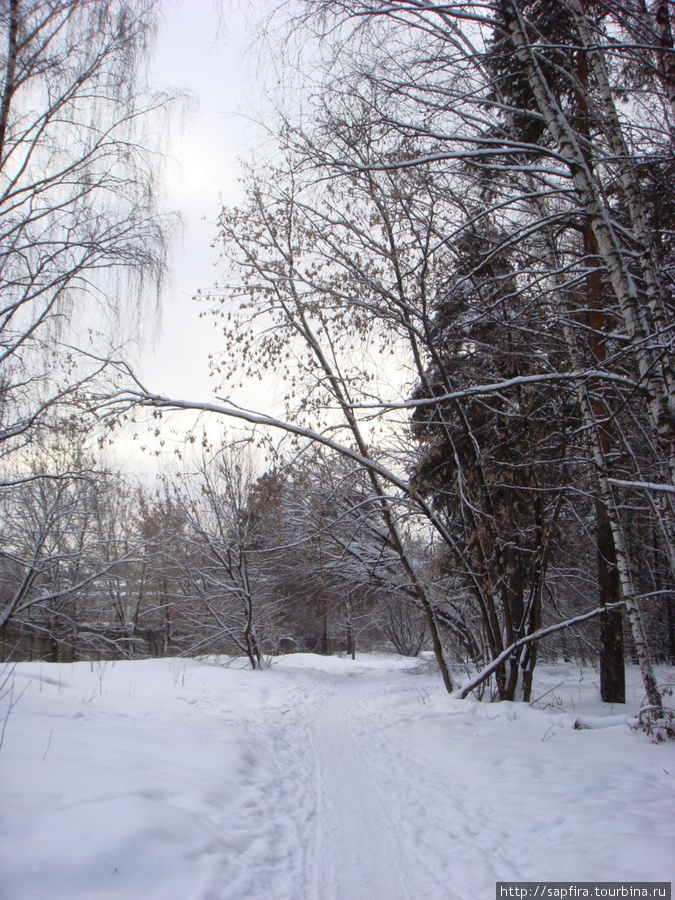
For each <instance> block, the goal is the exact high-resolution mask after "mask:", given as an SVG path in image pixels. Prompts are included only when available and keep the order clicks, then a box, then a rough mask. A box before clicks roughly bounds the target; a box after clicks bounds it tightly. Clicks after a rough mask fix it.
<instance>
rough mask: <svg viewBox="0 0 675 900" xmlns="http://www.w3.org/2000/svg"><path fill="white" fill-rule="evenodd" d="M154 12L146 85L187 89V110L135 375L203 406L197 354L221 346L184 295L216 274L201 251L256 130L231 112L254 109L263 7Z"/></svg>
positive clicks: (196, 1) (199, 5) (204, 372)
mask: <svg viewBox="0 0 675 900" xmlns="http://www.w3.org/2000/svg"><path fill="white" fill-rule="evenodd" d="M266 5H267V8H269V4H266ZM245 7H248V9H246V8H245ZM162 8H163V10H164V15H163V18H162V21H161V26H160V33H159V37H158V41H157V46H156V50H155V55H154V60H153V64H152V69H151V72H152V79H153V86H154V87H156V88H166V89H169V90H176V89H182V90H187V91H189V92H190V93H191V94H192V95H194V97H195V98H196V101H197V103H196V104H195V106H194V108H193V109H192V110H191V111H190V112H189V113H188V115H187V119H186V121H185V123H184V126H183V128H182V129H178V128H175V129H174V134H173V137H172V140H171V144H170V147H169V155H170V157H172V158H173V160H174V161H175V162H174V164H173V165H171V164H170V166H169V173H168V178H167V184H166V188H167V198H166V205H167V208H169V209H177V210H179V211H180V212H181V215H182V217H183V221H184V232H183V235H182V239H181V237H179V238H178V239H177V240H176V241H175V243H174V246H173V249H172V253H171V260H170V264H171V269H172V273H171V278H170V280H169V284H168V285H167V287H166V289H165V292H164V296H163V303H162V321H161V328H160V330H159V334H158V335H156V337H155V339H154V341H152V340H151V341H149V343H148V346H147V347H146V348H145V351H144V353H143V359H142V361H141V363H140V370H141V372H142V374H143V376H144V378H145V379H146V381H147V386H148V387H150V388H151V389H153V390H157V391H158V392H161V393H164V394H168V395H170V396H176V397H181V398H189V399H201V400H207V399H209V397H210V392H211V391H212V389H213V386H214V381H213V379H210V378H209V377H208V366H207V354H208V352H209V351H210V350H215V349H217V348H218V347H219V346H222V339H221V338H220V335H219V332H218V331H217V330H216V329H214V325H213V322H214V320H213V319H210V318H208V317H207V318H206V319H201V320H200V319H199V317H198V316H199V311H200V309H204V308H205V304H198V303H196V302H194V301H193V299H192V298H193V297H194V295H195V294H196V292H197V290H198V289H199V288H201V289H202V290H206V289H208V288H209V287H210V286H211V285H212V284H213V282H214V281H215V279H216V277H217V270H216V268H214V263H215V262H216V261H217V250H215V249H213V248H212V247H211V244H212V243H213V240H214V238H215V236H216V230H217V226H216V220H217V217H218V213H219V210H220V208H221V205H222V203H223V202H225V203H235V202H237V200H238V199H239V198H240V196H241V188H240V185H239V184H238V182H237V179H238V177H239V174H240V172H239V165H238V157H245V156H246V155H247V150H248V148H249V146H250V145H251V144H252V143H253V142H254V141H255V140H256V132H257V129H256V128H255V126H254V125H253V124H252V123H251V122H250V121H249V120H247V119H246V118H245V116H244V115H243V114H241V113H242V111H243V110H246V109H250V108H254V109H255V107H256V100H257V96H258V95H259V94H260V92H261V90H262V88H261V86H260V84H259V83H258V81H257V79H256V76H255V72H254V62H252V61H251V62H249V61H248V55H247V52H246V51H247V47H248V45H250V44H251V42H252V41H253V35H254V25H253V22H254V21H255V20H256V19H257V20H259V19H260V18H261V16H262V14H263V12H264V8H265V5H264V4H263V3H258V4H255V3H253V4H244V3H238V2H237V0H232V2H228V0H222V2H221V3H218V2H216V0H167V2H164V3H163V4H162Z"/></svg>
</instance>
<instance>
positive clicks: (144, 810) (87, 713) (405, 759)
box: [0, 654, 675, 900]
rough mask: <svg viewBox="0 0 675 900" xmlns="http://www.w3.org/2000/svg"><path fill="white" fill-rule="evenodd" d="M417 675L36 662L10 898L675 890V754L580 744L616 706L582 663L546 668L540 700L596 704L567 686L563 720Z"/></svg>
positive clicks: (601, 740)
mask: <svg viewBox="0 0 675 900" xmlns="http://www.w3.org/2000/svg"><path fill="white" fill-rule="evenodd" d="M410 665H411V661H403V660H401V659H400V658H397V657H387V656H385V655H379V656H378V655H371V656H368V655H365V656H364V657H362V659H361V662H359V660H357V661H356V662H353V661H351V660H343V659H321V658H318V657H312V656H311V655H303V654H299V655H297V656H294V657H287V658H286V659H285V660H282V661H281V662H280V663H279V664H278V665H274V666H273V667H272V670H271V671H264V672H246V671H240V670H236V669H223V668H219V667H214V666H209V665H204V664H202V663H199V662H191V661H187V662H186V663H181V664H180V666H178V664H176V663H175V662H172V661H168V660H166V661H164V660H156V661H145V662H139V663H117V664H115V666H114V667H112V669H111V670H109V671H108V673H107V674H106V675H104V676H102V675H101V672H100V671H98V672H96V671H94V667H91V671H89V670H88V664H76V665H75V666H66V665H64V666H61V667H59V666H56V665H54V666H49V665H48V666H44V665H41V666H40V667H39V668H38V667H37V666H36V664H21V665H20V666H18V667H17V673H18V677H19V684H18V687H21V684H22V683H23V682H22V681H21V678H23V679H24V680H25V682H26V683H30V684H31V689H30V691H29V693H28V694H27V695H26V698H27V699H26V701H25V705H24V706H22V705H21V704H20V705H19V706H17V708H16V709H15V710H13V712H12V717H11V718H10V720H9V727H8V733H7V740H6V744H5V747H3V749H2V751H1V752H0V777H2V778H3V783H4V788H5V791H3V792H5V793H6V794H7V798H8V801H9V803H8V805H7V809H6V812H5V814H4V815H0V845H2V851H0V852H3V853H4V860H5V861H11V865H9V866H8V869H9V877H8V879H7V881H6V883H3V878H2V862H0V900H52V898H54V900H65V898H68V900H122V898H124V900H482V898H486V900H487V898H492V897H494V885H495V882H496V881H519V880H522V881H526V880H528V881H531V880H548V881H554V880H558V881H570V880H587V881H598V880H603V881H610V880H626V881H628V880H634V881H637V880H669V879H672V876H673V874H674V873H675V861H674V857H673V853H672V815H673V812H674V811H675V790H674V787H673V781H674V778H673V775H675V748H674V747H672V746H661V747H655V746H654V745H651V744H649V743H648V741H647V739H646V738H645V737H644V736H641V735H636V734H634V733H632V732H630V731H629V730H628V728H627V727H626V725H625V719H626V718H627V715H624V717H623V719H622V718H621V716H617V717H616V719H615V720H611V719H604V720H603V723H604V724H609V723H611V724H614V726H615V727H608V728H596V729H593V730H585V731H575V730H573V728H572V727H571V726H572V724H573V722H574V720H575V718H576V716H577V715H578V714H580V713H585V714H586V715H588V714H589V713H591V714H594V715H595V714H602V715H604V716H608V715H610V714H611V712H612V710H608V709H607V708H606V707H603V706H602V705H601V704H600V703H599V701H597V700H596V699H595V695H596V693H597V689H596V686H595V685H593V684H592V683H590V684H589V683H585V684H583V685H582V683H581V682H582V680H583V677H582V676H579V675H578V670H577V673H576V674H575V673H572V674H571V677H570V670H569V669H568V668H565V667H560V668H556V667H549V669H548V670H547V669H546V668H545V667H542V668H541V670H540V674H539V677H540V685H541V690H542V692H545V691H546V692H547V688H548V687H552V686H554V685H557V683H558V682H559V681H561V679H562V680H564V679H565V678H567V681H568V685H567V687H568V696H571V694H570V692H571V691H572V690H577V692H578V697H577V698H576V706H575V703H574V699H573V698H572V699H571V700H568V701H565V703H566V704H567V705H566V706H565V709H567V710H568V712H567V713H566V712H564V710H563V709H562V708H561V707H562V700H560V706H559V707H555V702H557V701H556V700H555V698H556V694H555V693H554V694H552V695H548V692H547V696H548V699H549V700H551V697H553V698H554V701H553V703H552V705H551V708H549V709H548V710H546V709H533V708H531V707H529V706H527V705H524V704H508V703H503V704H495V705H488V704H482V703H476V702H471V701H468V702H466V701H465V702H462V701H453V700H450V699H449V698H448V697H447V695H445V694H444V692H443V690H442V685H440V683H439V678H438V676H437V675H434V674H432V673H428V672H427V673H423V674H417V675H412V674H411V673H410V672H408V671H407V668H408V667H409V666H410ZM52 672H53V673H54V677H52ZM633 674H635V673H633ZM632 677H633V676H632ZM97 678H98V680H97ZM577 678H578V679H579V681H578V684H576V685H575V684H574V681H575V679H577ZM106 679H108V680H107V681H106ZM634 681H635V684H638V681H637V680H635V679H634ZM89 682H91V685H93V688H92V687H91V685H90V684H89ZM171 682H172V683H173V687H171ZM88 685H89V686H88ZM137 689H138V695H139V696H138V697H136V692H137ZM639 700H640V690H639V687H637V688H635V689H634V697H633V706H635V705H636V704H637V703H639ZM23 703H24V701H22V704H23ZM615 712H616V711H615ZM626 712H627V713H628V712H630V710H627V711H626ZM59 754H61V755H59ZM3 770H4V771H3ZM7 775H9V782H7V780H6V779H7ZM8 786H9V789H8V790H7V788H8ZM22 854H23V855H22ZM112 873H114V874H112ZM45 886H46V887H45ZM45 890H47V893H45Z"/></svg>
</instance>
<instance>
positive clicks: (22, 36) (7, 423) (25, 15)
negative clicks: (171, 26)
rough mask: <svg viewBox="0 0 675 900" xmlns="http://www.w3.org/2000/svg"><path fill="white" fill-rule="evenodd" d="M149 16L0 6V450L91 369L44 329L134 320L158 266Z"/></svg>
mask: <svg viewBox="0 0 675 900" xmlns="http://www.w3.org/2000/svg"><path fill="white" fill-rule="evenodd" d="M153 16H154V11H153V3H152V2H141V3H133V4H131V3H127V2H124V0H8V2H6V3H3V4H2V8H1V9H0V73H1V77H2V86H1V89H0V283H1V285H2V302H1V303H0V452H2V453H7V452H8V451H10V450H11V449H13V448H14V447H15V446H16V444H17V442H21V440H29V439H30V434H31V430H32V429H33V428H34V426H35V424H36V422H37V421H38V420H39V419H40V418H41V417H43V416H44V414H45V413H46V411H47V410H49V408H50V407H52V406H53V405H54V403H56V402H57V401H58V400H59V399H63V398H64V397H68V396H72V395H73V394H75V393H77V391H78V389H79V388H80V387H81V385H82V383H83V382H84V381H86V379H87V378H88V377H89V376H90V375H91V374H92V371H96V369H97V365H96V364H95V365H94V366H89V365H88V364H87V363H86V359H85V357H80V358H77V356H76V355H75V354H74V353H73V351H72V350H70V349H66V348H65V347H64V348H63V349H62V350H59V349H58V344H57V342H56V340H55V339H56V338H57V337H60V338H61V340H62V341H63V342H65V343H73V342H74V340H77V339H78V338H86V331H85V329H84V327H83V323H84V322H85V321H87V324H88V325H89V326H90V327H91V328H92V329H99V330H101V329H103V330H108V331H109V332H111V331H114V330H115V328H116V324H115V323H116V320H117V321H119V320H118V319H117V317H118V316H119V317H124V318H125V319H126V320H127V324H132V325H133V326H134V328H136V327H137V326H138V323H139V321H140V316H139V313H140V309H141V303H142V298H143V296H144V295H146V294H147V289H146V288H147V287H150V286H151V285H152V284H155V285H156V284H157V281H158V279H159V278H160V276H161V273H162V269H163V265H164V235H165V231H166V225H167V222H166V220H165V219H163V218H162V217H161V216H159V215H158V213H157V210H156V206H155V197H156V175H157V172H158V170H159V167H158V160H159V159H160V157H159V155H158V153H159V151H160V150H161V134H162V131H163V124H162V123H163V117H164V114H165V110H166V107H167V99H168V98H167V97H166V96H163V95H157V94H153V93H151V92H149V91H148V89H147V87H146V86H145V82H144V70H145V66H146V62H147V59H148V51H149V46H150V42H151V39H152V34H153ZM75 311H77V316H75V315H74V313H75ZM78 332H79V333H78ZM109 339H110V340H115V339H119V329H118V334H117V335H116V336H115V335H109ZM87 349H91V347H88V348H87Z"/></svg>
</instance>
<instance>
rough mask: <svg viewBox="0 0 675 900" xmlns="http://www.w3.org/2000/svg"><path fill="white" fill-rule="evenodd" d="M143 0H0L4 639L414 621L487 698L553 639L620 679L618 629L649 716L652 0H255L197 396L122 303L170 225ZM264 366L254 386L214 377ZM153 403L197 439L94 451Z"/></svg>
mask: <svg viewBox="0 0 675 900" xmlns="http://www.w3.org/2000/svg"><path fill="white" fill-rule="evenodd" d="M159 12H160V11H159V9H158V7H157V6H156V5H155V4H153V3H151V2H134V3H128V2H125V0H9V2H6V3H3V4H2V5H1V6H0V71H2V73H3V74H2V79H3V85H2V88H1V91H0V279H2V301H1V304H0V505H1V506H2V515H1V516H0V538H1V539H0V651H1V653H2V657H3V659H4V660H5V661H9V662H11V661H15V660H32V659H43V660H49V661H54V662H58V661H70V660H95V659H104V660H105V659H135V658H140V657H145V656H162V657H164V656H183V657H188V656H189V657H201V656H208V655H214V654H234V655H241V656H243V657H245V658H247V659H248V660H249V662H250V665H251V667H253V668H260V667H265V666H266V665H267V663H268V661H269V660H270V658H272V657H274V656H276V655H278V654H282V653H291V652H293V651H310V652H318V653H322V654H330V653H343V654H347V655H348V656H350V655H356V654H358V652H359V651H360V650H373V649H388V650H396V651H397V652H398V653H401V654H403V655H405V656H411V657H415V656H417V655H418V654H419V653H420V652H421V651H423V650H429V651H433V656H434V659H435V662H436V664H437V666H438V670H439V672H440V676H441V678H442V680H443V683H444V685H445V688H446V690H447V691H448V692H453V691H456V692H457V696H459V697H461V698H464V697H468V696H469V695H470V694H473V695H475V696H479V697H485V698H486V699H490V698H491V699H496V700H509V701H511V700H525V701H530V700H531V699H532V696H531V695H532V679H533V674H534V671H535V666H536V664H537V662H538V661H540V662H541V661H542V660H547V661H549V662H552V661H555V660H559V659H564V660H580V661H583V662H584V663H591V664H594V665H597V666H598V667H599V672H600V693H601V697H602V699H603V700H604V701H606V702H609V703H618V704H620V703H623V702H624V700H625V666H626V663H635V664H637V665H638V666H639V669H640V673H641V677H642V682H643V686H644V694H645V702H644V705H643V708H642V712H641V714H640V717H641V722H642V724H643V725H644V727H645V728H646V729H647V730H649V731H654V732H655V733H656V734H657V735H660V736H671V737H672V736H673V734H674V733H675V729H674V727H673V724H672V721H673V720H672V715H673V714H672V712H670V711H669V710H668V709H667V705H668V704H667V702H666V701H667V697H665V696H664V692H663V690H662V688H661V687H660V685H659V683H658V680H657V677H656V675H655V673H654V668H653V666H654V665H655V664H657V663H668V664H671V665H672V664H675V581H674V576H675V369H674V367H673V361H674V355H673V337H674V333H673V326H674V317H673V314H674V313H675V202H674V201H675V50H674V43H673V31H672V22H671V15H672V13H673V6H672V3H669V2H668V0H655V2H647V0H564V2H550V0H483V2H480V3H472V2H441V3H434V2H431V0H373V2H371V0H338V2H333V0H331V2H329V0H298V2H294V3H292V4H285V5H279V8H278V9H276V10H274V11H273V13H272V17H271V19H270V21H269V23H268V27H267V29H266V32H265V35H264V36H263V38H262V40H263V41H265V42H267V44H268V45H269V47H270V48H271V49H270V50H268V52H269V53H270V54H272V55H273V58H274V60H275V65H276V66H277V68H278V89H277V91H276V93H275V96H274V99H273V103H274V105H273V110H272V111H268V113H266V115H267V118H268V121H267V122H266V127H267V132H268V143H267V146H266V147H265V149H264V154H262V153H261V154H259V155H258V156H257V157H256V158H255V159H254V160H253V159H252V160H250V161H248V163H247V167H246V175H245V183H244V190H245V193H244V199H243V200H242V202H241V203H240V204H238V205H236V206H231V207H227V208H223V209H222V212H221V215H220V218H219V222H218V228H217V234H216V235H215V240H216V245H217V247H218V249H219V252H220V254H221V260H220V265H219V271H218V277H217V284H215V285H213V286H209V284H208V278H209V277H210V276H209V275H208V274H206V273H205V281H204V286H203V289H202V292H201V294H200V305H199V309H200V314H201V315H202V316H205V317H212V318H213V321H214V324H215V325H216V327H217V328H218V333H219V343H220V347H221V350H220V352H218V353H216V354H212V355H211V358H210V360H209V364H210V366H211V369H212V373H213V375H214V378H215V380H216V382H217V384H218V387H217V388H216V390H215V391H214V395H213V397H211V398H194V399H191V400H184V399H178V398H172V397H169V396H166V395H165V394H163V393H161V390H162V386H161V385H157V386H153V387H156V388H157V390H154V389H150V388H149V387H148V386H146V384H145V383H144V381H143V380H142V379H141V378H140V377H139V376H138V374H137V373H136V372H135V370H134V367H133V364H132V362H131V361H130V358H129V356H128V355H127V354H126V353H125V347H124V339H123V336H122V331H123V330H124V328H131V329H132V330H138V329H139V328H141V326H142V324H143V322H148V321H150V320H151V319H152V312H151V310H152V308H153V305H154V304H155V303H156V302H157V301H158V298H161V292H162V284H163V278H164V275H165V272H166V267H167V259H168V256H167V254H168V247H169V246H170V241H171V237H172V231H173V230H174V229H175V227H176V222H175V219H174V218H173V217H172V216H171V215H170V214H168V213H166V212H164V211H163V210H162V208H161V206H160V205H159V203H158V199H157V198H158V196H159V195H160V192H159V189H158V185H159V183H160V180H161V165H160V162H161V156H162V152H163V146H162V141H163V140H164V134H165V127H164V123H165V122H166V120H167V118H168V117H170V116H171V114H172V110H173V109H174V108H175V107H176V106H177V105H179V104H180V97H179V96H169V95H167V94H160V93H157V92H155V91H153V90H152V89H151V88H150V87H149V86H148V81H147V59H148V54H149V51H150V46H151V42H152V36H153V31H154V28H155V25H156V17H157V15H158V14H159ZM186 314H187V311H186ZM195 364H201V361H199V362H197V361H196V362H195ZM204 364H206V360H205V361H204ZM259 382H261V383H263V384H267V383H270V384H271V383H273V384H274V385H275V389H274V391H270V393H271V394H272V393H274V392H276V393H277V394H278V396H279V401H278V403H277V404H276V405H275V406H274V407H272V406H270V408H268V409H255V410H253V409H248V408H246V407H245V406H244V405H243V404H242V402H241V397H242V396H245V393H246V386H247V384H251V383H259ZM242 391H243V394H242ZM182 409H189V410H192V411H194V412H200V413H201V414H202V416H203V421H206V420H207V419H208V420H209V421H217V422H222V423H223V425H222V427H223V430H222V435H223V437H222V439H221V440H219V441H216V440H214V439H213V437H212V432H209V434H207V432H206V431H205V430H204V431H202V432H200V431H199V429H196V430H193V431H192V432H190V433H187V434H185V435H184V436H183V439H182V440H183V443H182V444H181V449H180V451H179V452H178V453H177V455H176V462H175V464H174V465H173V466H171V467H168V468H165V469H164V470H163V471H162V473H161V475H160V477H159V478H158V480H157V481H156V482H155V483H153V484H152V485H149V484H148V483H147V482H143V481H142V480H138V479H135V478H133V477H132V476H130V475H129V474H128V473H125V472H124V471H123V467H121V466H119V465H117V464H116V463H115V462H114V461H113V460H114V455H110V454H109V453H108V451H107V449H106V448H108V447H109V446H111V445H113V446H114V445H115V441H116V440H119V436H120V435H121V434H122V433H123V432H126V433H129V432H130V431H133V432H134V433H135V434H137V435H138V436H139V440H140V441H141V442H143V440H144V438H143V434H145V433H148V432H149V433H150V434H153V433H154V435H155V436H157V437H159V438H160V439H162V437H163V436H165V434H166V431H165V429H166V428H167V427H168V426H167V425H166V424H165V422H166V419H167V416H169V414H170V413H172V412H174V411H178V410H182ZM225 426H227V427H225Z"/></svg>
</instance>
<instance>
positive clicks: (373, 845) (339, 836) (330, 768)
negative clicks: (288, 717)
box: [307, 680, 417, 900]
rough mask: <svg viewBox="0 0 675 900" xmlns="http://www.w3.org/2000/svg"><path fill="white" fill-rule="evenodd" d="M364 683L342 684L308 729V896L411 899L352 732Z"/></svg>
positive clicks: (370, 770) (377, 789)
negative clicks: (311, 804)
mask: <svg viewBox="0 0 675 900" xmlns="http://www.w3.org/2000/svg"><path fill="white" fill-rule="evenodd" d="M362 693H363V685H362V684H360V683H358V682H356V683H355V680H350V681H347V683H346V684H343V685H340V687H339V689H338V690H336V692H335V693H334V694H333V697H332V698H331V700H330V701H329V702H328V703H327V704H326V705H325V706H324V707H323V708H322V709H321V711H320V713H319V715H318V716H317V718H316V720H315V721H314V723H313V725H312V728H311V735H312V747H313V751H314V756H315V775H314V790H315V809H316V814H315V815H316V823H315V835H314V847H313V852H312V856H313V859H314V861H315V867H314V870H313V871H310V872H309V873H308V875H309V877H308V879H307V887H308V892H307V896H308V900H340V898H343V897H349V898H352V900H380V898H381V900H413V898H414V897H415V896H417V894H416V892H415V891H414V890H412V889H411V885H410V877H409V869H410V868H411V867H410V866H409V865H405V863H404V861H405V862H407V861H408V860H407V852H406V850H405V848H404V847H403V846H402V845H401V840H400V833H399V832H398V830H397V829H396V827H395V823H394V813H393V809H392V804H391V800H392V794H391V791H387V792H385V791H383V790H382V789H381V785H378V784H377V781H376V779H375V777H374V776H375V774H376V770H375V768H374V765H373V761H372V759H370V758H369V756H368V755H367V752H368V749H369V748H367V747H366V746H365V745H364V742H363V741H361V742H360V743H359V742H358V741H357V740H356V738H355V727H354V726H355V721H354V720H355V719H356V722H357V723H358V724H360V722H359V719H358V716H357V713H358V712H362V705H361V697H362Z"/></svg>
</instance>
